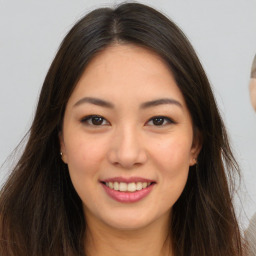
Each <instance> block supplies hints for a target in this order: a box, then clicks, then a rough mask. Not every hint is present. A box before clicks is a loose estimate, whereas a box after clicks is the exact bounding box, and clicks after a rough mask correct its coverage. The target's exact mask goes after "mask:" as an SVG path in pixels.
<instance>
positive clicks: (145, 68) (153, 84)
mask: <svg viewBox="0 0 256 256" xmlns="http://www.w3.org/2000/svg"><path fill="white" fill-rule="evenodd" d="M87 94H88V95H87ZM83 95H85V96H97V97H104V98H109V99H110V100H115V99H118V98H119V99H120V98H122V99H126V98H131V99H132V98H134V97H137V100H138V101H140V100H153V99H154V98H159V97H160V98H163V97H164V96H169V97H174V98H176V99H177V100H179V101H181V102H182V104H184V99H183V95H182V93H181V91H180V89H179V88H178V86H177V84H176V81H175V79H174V77H173V75H172V72H171V70H170V68H169V66H168V65H167V64H166V63H165V61H164V60H163V59H162V58H161V57H160V56H159V55H157V54H156V53H154V52H153V51H150V50H148V49H145V48H143V47H140V46H136V45H132V44H122V45H120V44H114V45H111V46H109V47H107V48H106V49H104V50H103V51H101V52H99V53H98V54H97V55H96V56H95V57H94V58H93V59H92V60H91V61H90V63H89V64H88V65H87V67H86V68H85V70H84V73H83V74H82V76H81V78H80V80H79V81H78V84H77V86H76V88H75V90H74V92H73V94H72V95H71V98H70V100H73V98H78V97H81V96H83Z"/></svg>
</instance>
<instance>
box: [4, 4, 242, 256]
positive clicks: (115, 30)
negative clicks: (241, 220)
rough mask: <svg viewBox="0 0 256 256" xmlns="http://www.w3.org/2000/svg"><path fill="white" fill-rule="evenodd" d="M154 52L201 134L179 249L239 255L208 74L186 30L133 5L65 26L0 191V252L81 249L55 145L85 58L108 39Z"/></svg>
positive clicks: (79, 223)
mask: <svg viewBox="0 0 256 256" xmlns="http://www.w3.org/2000/svg"><path fill="white" fill-rule="evenodd" d="M113 42H114V43H128V44H129V43H131V44H136V45H139V46H141V47H146V48H148V49H151V50H152V51H154V52H156V53H157V54H159V55H160V56H161V57H162V58H163V59H164V60H165V61H166V63H167V64H168V65H169V67H170V70H171V71H172V74H173V75H174V77H175V79H176V82H177V84H178V86H179V88H180V90H181V92H182V94H183V96H184V98H185V101H186V104H187V106H188V109H189V111H190V114H191V117H192V120H193V124H194V127H195V130H197V131H199V132H200V134H201V136H202V141H203V143H202V149H201V152H200V154H199V157H198V164H197V165H196V166H193V167H191V168H190V171H189V177H188V181H187V184H186V187H185V189H184V191H183V193H182V195H181V197H180V198H179V199H178V201H177V202H176V203H175V205H174V206H173V211H172V213H173V214H172V219H171V222H170V223H171V226H170V236H171V238H172V244H173V250H174V255H175V256H187V255H189V256H198V255H200V256H206V255H207V256H216V255H218V256H234V255H236V256H241V255H242V245H241V237H240V231H239V227H238V223H237V220H236V216H235V213H234V209H233V205H232V196H231V195H232V193H231V192H232V191H231V188H232V185H233V182H234V180H233V178H234V177H235V175H236V174H237V173H238V174H239V172H238V166H237V164H236V161H235V159H234V157H233V155H232V152H231V150H230V146H229V142H228V138H227V134H226V131H225V127H224V125H223V122H222V119H221V117H220V114H219V111H218V108H217V106H216V103H215V99H214V96H213V93H212V91H211V88H210V85H209V82H208V79H207V77H206V75H205V72H204V70H203V68H202V66H201V64H200V61H199V60H198V58H197V56H196V53H195V51H194V50H193V48H192V46H191V45H190V43H189V41H188V40H187V38H186V36H185V35H184V34H183V33H182V31H181V30H180V29H179V28H178V27H177V26H176V25H175V24H174V23H173V22H172V21H170V20H169V19H168V18H166V17H165V16H164V15H162V14H161V13H159V12H157V11H156V10H154V9H152V8H150V7H148V6H145V5H142V4H135V3H128V4H122V5H120V6H118V7H117V8H115V9H110V8H102V9H97V10H95V11H92V12H91V13H89V14H88V15H86V16H85V17H84V18H82V19H81V20H80V21H78V23H77V24H76V25H75V26H74V27H73V28H72V29H71V31H70V32H69V33H68V34H67V36H66V37H65V38H64V40H63V42H62V44H61V46H60V49H59V51H58V53H57V55H56V57H55V59H54V61H53V63H52V65H51V67H50V69H49V71H48V74H47V76H46V78H45V81H44V84H43V87H42V91H41V94H40V98H39V102H38V106H37V110H36V114H35V118H34V121H33V123H32V126H31V129H30V132H29V138H28V142H27V144H26V148H25V150H24V153H23V155H22V156H21V158H20V160H19V162H18V163H17V165H16V167H15V168H14V170H13V171H12V173H11V175H10V177H9V179H8V181H7V182H6V184H5V185H4V187H3V188H2V190H1V194H0V255H5V256H13V255H15V256H17V255H19V256H25V255H30V256H46V255H55V256H58V255H59V256H63V255H64V256H79V255H80V256H82V255H84V243H83V241H84V234H85V229H86V220H85V219H84V215H83V211H82V203H81V200H80V198H79V197H78V195H77V193H76V191H75V190H74V188H73V185H72V183H71V180H70V177H69V173H68V170H67V167H66V165H65V164H64V163H63V162H62V160H61V158H60V156H59V152H60V146H59V140H58V134H59V132H60V130H61V125H62V119H63V115H64V111H65V107H66V104H67V101H68V99H69V97H70V95H71V93H72V91H73V90H74V87H75V86H76V83H77V81H78V80H79V78H80V76H81V74H82V73H83V71H84V69H85V68H86V65H87V64H88V62H89V61H90V60H91V59H92V58H93V57H94V56H95V54H97V53H98V52H99V51H101V50H103V49H105V48H106V47H107V46H109V45H110V44H112V43H113Z"/></svg>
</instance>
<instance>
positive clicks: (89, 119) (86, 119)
mask: <svg viewBox="0 0 256 256" xmlns="http://www.w3.org/2000/svg"><path fill="white" fill-rule="evenodd" d="M93 119H94V121H96V122H97V121H99V120H101V121H102V122H101V121H100V122H101V123H100V124H95V123H93ZM97 119H98V120H97ZM81 122H82V123H85V124H87V125H92V126H104V125H109V122H108V121H107V120H106V119H105V118H104V117H103V116H99V115H89V116H86V117H84V118H83V119H82V120H81ZM104 122H105V123H104ZM102 123H104V124H102Z"/></svg>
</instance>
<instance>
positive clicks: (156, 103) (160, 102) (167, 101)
mask: <svg viewBox="0 0 256 256" xmlns="http://www.w3.org/2000/svg"><path fill="white" fill-rule="evenodd" d="M164 104H174V105H176V106H178V107H180V108H182V105H181V103H180V102H179V101H177V100H174V99H169V98H163V99H157V100H152V101H147V102H144V103H142V104H141V106H140V108H142V109H145V108H150V107H154V106H159V105H164Z"/></svg>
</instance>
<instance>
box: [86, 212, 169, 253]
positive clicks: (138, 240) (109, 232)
mask: <svg viewBox="0 0 256 256" xmlns="http://www.w3.org/2000/svg"><path fill="white" fill-rule="evenodd" d="M168 219H169V218H168V217H167V219H166V221H163V220H162V219H161V220H157V221H156V222H155V223H153V224H150V225H148V226H146V227H143V228H140V229H136V230H117V229H114V228H112V227H109V226H106V225H104V224H103V223H94V225H93V227H90V225H89V223H88V225H87V230H86V240H85V248H86V255H87V256H141V255H147V256H171V255H173V254H172V253H171V246H170V245H171V241H170V237H169V235H168V233H169V232H168V228H169V223H168ZM95 224H96V225H95Z"/></svg>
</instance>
